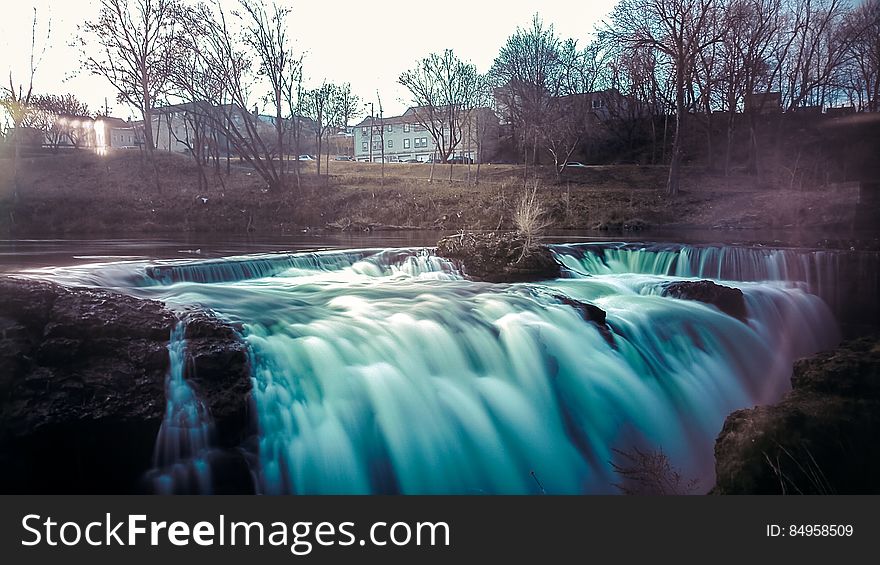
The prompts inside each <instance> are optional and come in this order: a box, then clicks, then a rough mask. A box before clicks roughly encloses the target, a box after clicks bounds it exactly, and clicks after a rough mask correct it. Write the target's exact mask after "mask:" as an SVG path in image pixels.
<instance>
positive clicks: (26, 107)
mask: <svg viewBox="0 0 880 565" xmlns="http://www.w3.org/2000/svg"><path fill="white" fill-rule="evenodd" d="M38 24H39V19H38V17H37V9H36V8H34V17H33V20H32V21H31V45H30V53H29V58H28V61H29V65H28V74H27V79H26V82H19V83H16V81H15V80H14V79H13V76H12V69H10V70H9V83H8V86H4V87H3V89H2V90H0V95H2V96H0V106H2V107H3V109H4V110H5V111H6V113H8V114H9V117H10V119H11V121H12V128H13V129H12V135H11V136H9V139H8V140H9V141H10V142H11V143H12V145H13V148H14V149H13V151H14V153H13V158H12V198H13V200H14V199H17V198H18V190H19V176H18V173H19V164H20V162H21V144H22V139H21V134H22V131H21V130H22V128H23V127H24V126H25V125H27V123H28V120H29V119H30V118H31V117H32V115H33V108H32V105H31V103H32V101H33V96H34V77H35V76H36V74H37V68H38V67H39V65H40V61H41V60H42V57H43V54H44V53H45V51H46V45H48V43H49V36H50V35H51V33H52V21H51V20H49V21H48V23H47V25H46V36H45V39H44V41H43V46H42V47H41V48H38V47H37V33H38Z"/></svg>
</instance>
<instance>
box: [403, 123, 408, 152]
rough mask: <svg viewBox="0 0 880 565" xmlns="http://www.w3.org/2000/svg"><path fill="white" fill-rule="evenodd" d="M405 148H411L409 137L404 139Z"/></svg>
mask: <svg viewBox="0 0 880 565" xmlns="http://www.w3.org/2000/svg"><path fill="white" fill-rule="evenodd" d="M403 127H404V129H406V126H403ZM403 148H404V149H409V139H404V140H403Z"/></svg>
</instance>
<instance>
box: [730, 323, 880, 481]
mask: <svg viewBox="0 0 880 565" xmlns="http://www.w3.org/2000/svg"><path fill="white" fill-rule="evenodd" d="M791 384H792V390H791V391H790V392H789V393H787V394H786V395H785V398H783V399H782V400H781V401H780V402H779V403H777V404H774V405H769V406H757V407H754V408H749V409H745V410H737V411H736V412H734V413H732V414H731V415H730V416H728V417H727V420H726V421H725V423H724V428H723V429H722V430H721V433H720V434H719V435H718V439H717V441H716V443H715V460H716V467H715V468H716V475H717V480H716V485H715V489H714V491H713V492H714V493H716V494H876V493H877V492H880V483H878V481H877V477H878V476H880V446H878V444H877V441H876V438H877V433H878V431H880V335H878V334H874V335H870V336H865V337H861V338H859V339H855V340H851V341H848V342H845V343H843V344H841V345H840V346H839V347H837V348H836V349H833V350H830V351H825V352H822V353H819V354H817V355H814V356H812V357H808V358H806V359H801V360H799V361H798V362H796V363H795V366H794V373H793V375H792V378H791Z"/></svg>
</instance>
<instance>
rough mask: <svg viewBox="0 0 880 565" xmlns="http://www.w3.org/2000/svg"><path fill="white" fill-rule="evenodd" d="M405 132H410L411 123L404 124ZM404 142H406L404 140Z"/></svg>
mask: <svg viewBox="0 0 880 565" xmlns="http://www.w3.org/2000/svg"><path fill="white" fill-rule="evenodd" d="M403 133H409V124H403ZM404 143H406V142H405V141H404Z"/></svg>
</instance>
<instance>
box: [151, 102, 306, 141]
mask: <svg viewBox="0 0 880 565" xmlns="http://www.w3.org/2000/svg"><path fill="white" fill-rule="evenodd" d="M245 112H246V111H245V110H242V109H241V108H239V107H238V106H235V105H232V104H226V105H222V106H214V105H212V104H210V103H207V102H196V103H187V104H175V105H171V106H163V107H160V108H155V109H154V110H153V116H152V119H151V123H152V128H153V141H154V143H155V144H156V149H158V150H160V151H169V152H172V153H187V154H189V153H191V152H193V151H194V150H195V149H196V147H197V146H201V147H203V148H204V147H211V146H213V145H214V144H216V146H217V147H218V148H219V150H220V153H226V152H227V151H229V152H231V153H234V151H235V148H234V146H233V145H232V143H229V142H228V141H229V140H227V139H226V134H225V132H224V129H225V130H227V131H229V130H231V129H232V128H235V129H236V130H238V131H239V132H241V133H242V134H243V135H245V136H247V131H248V129H247V125H246V124H245ZM248 115H249V117H255V118H256V120H255V121H254V122H253V124H254V127H255V129H256V135H257V136H259V138H260V140H261V141H262V142H263V143H264V144H266V146H267V147H269V148H270V149H272V148H273V147H274V146H275V145H276V144H277V143H276V141H277V133H276V129H275V121H276V118H275V117H274V116H269V115H266V114H260V113H258V112H257V111H256V108H255V109H254V112H253V113H249V114H248ZM298 119H299V123H298V125H299V126H300V129H301V139H302V140H303V142H305V145H308V141H309V140H310V139H311V138H312V137H313V136H314V131H315V125H314V122H313V121H312V120H310V119H308V118H305V117H299V118H298ZM224 120H229V127H228V128H223V127H217V126H216V125H215V124H216V123H217V122H218V121H219V122H220V123H225V121H224ZM283 124H284V131H285V132H286V133H285V135H286V140H285V145H286V152H287V153H291V152H292V151H293V125H294V120H290V119H287V118H283Z"/></svg>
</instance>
